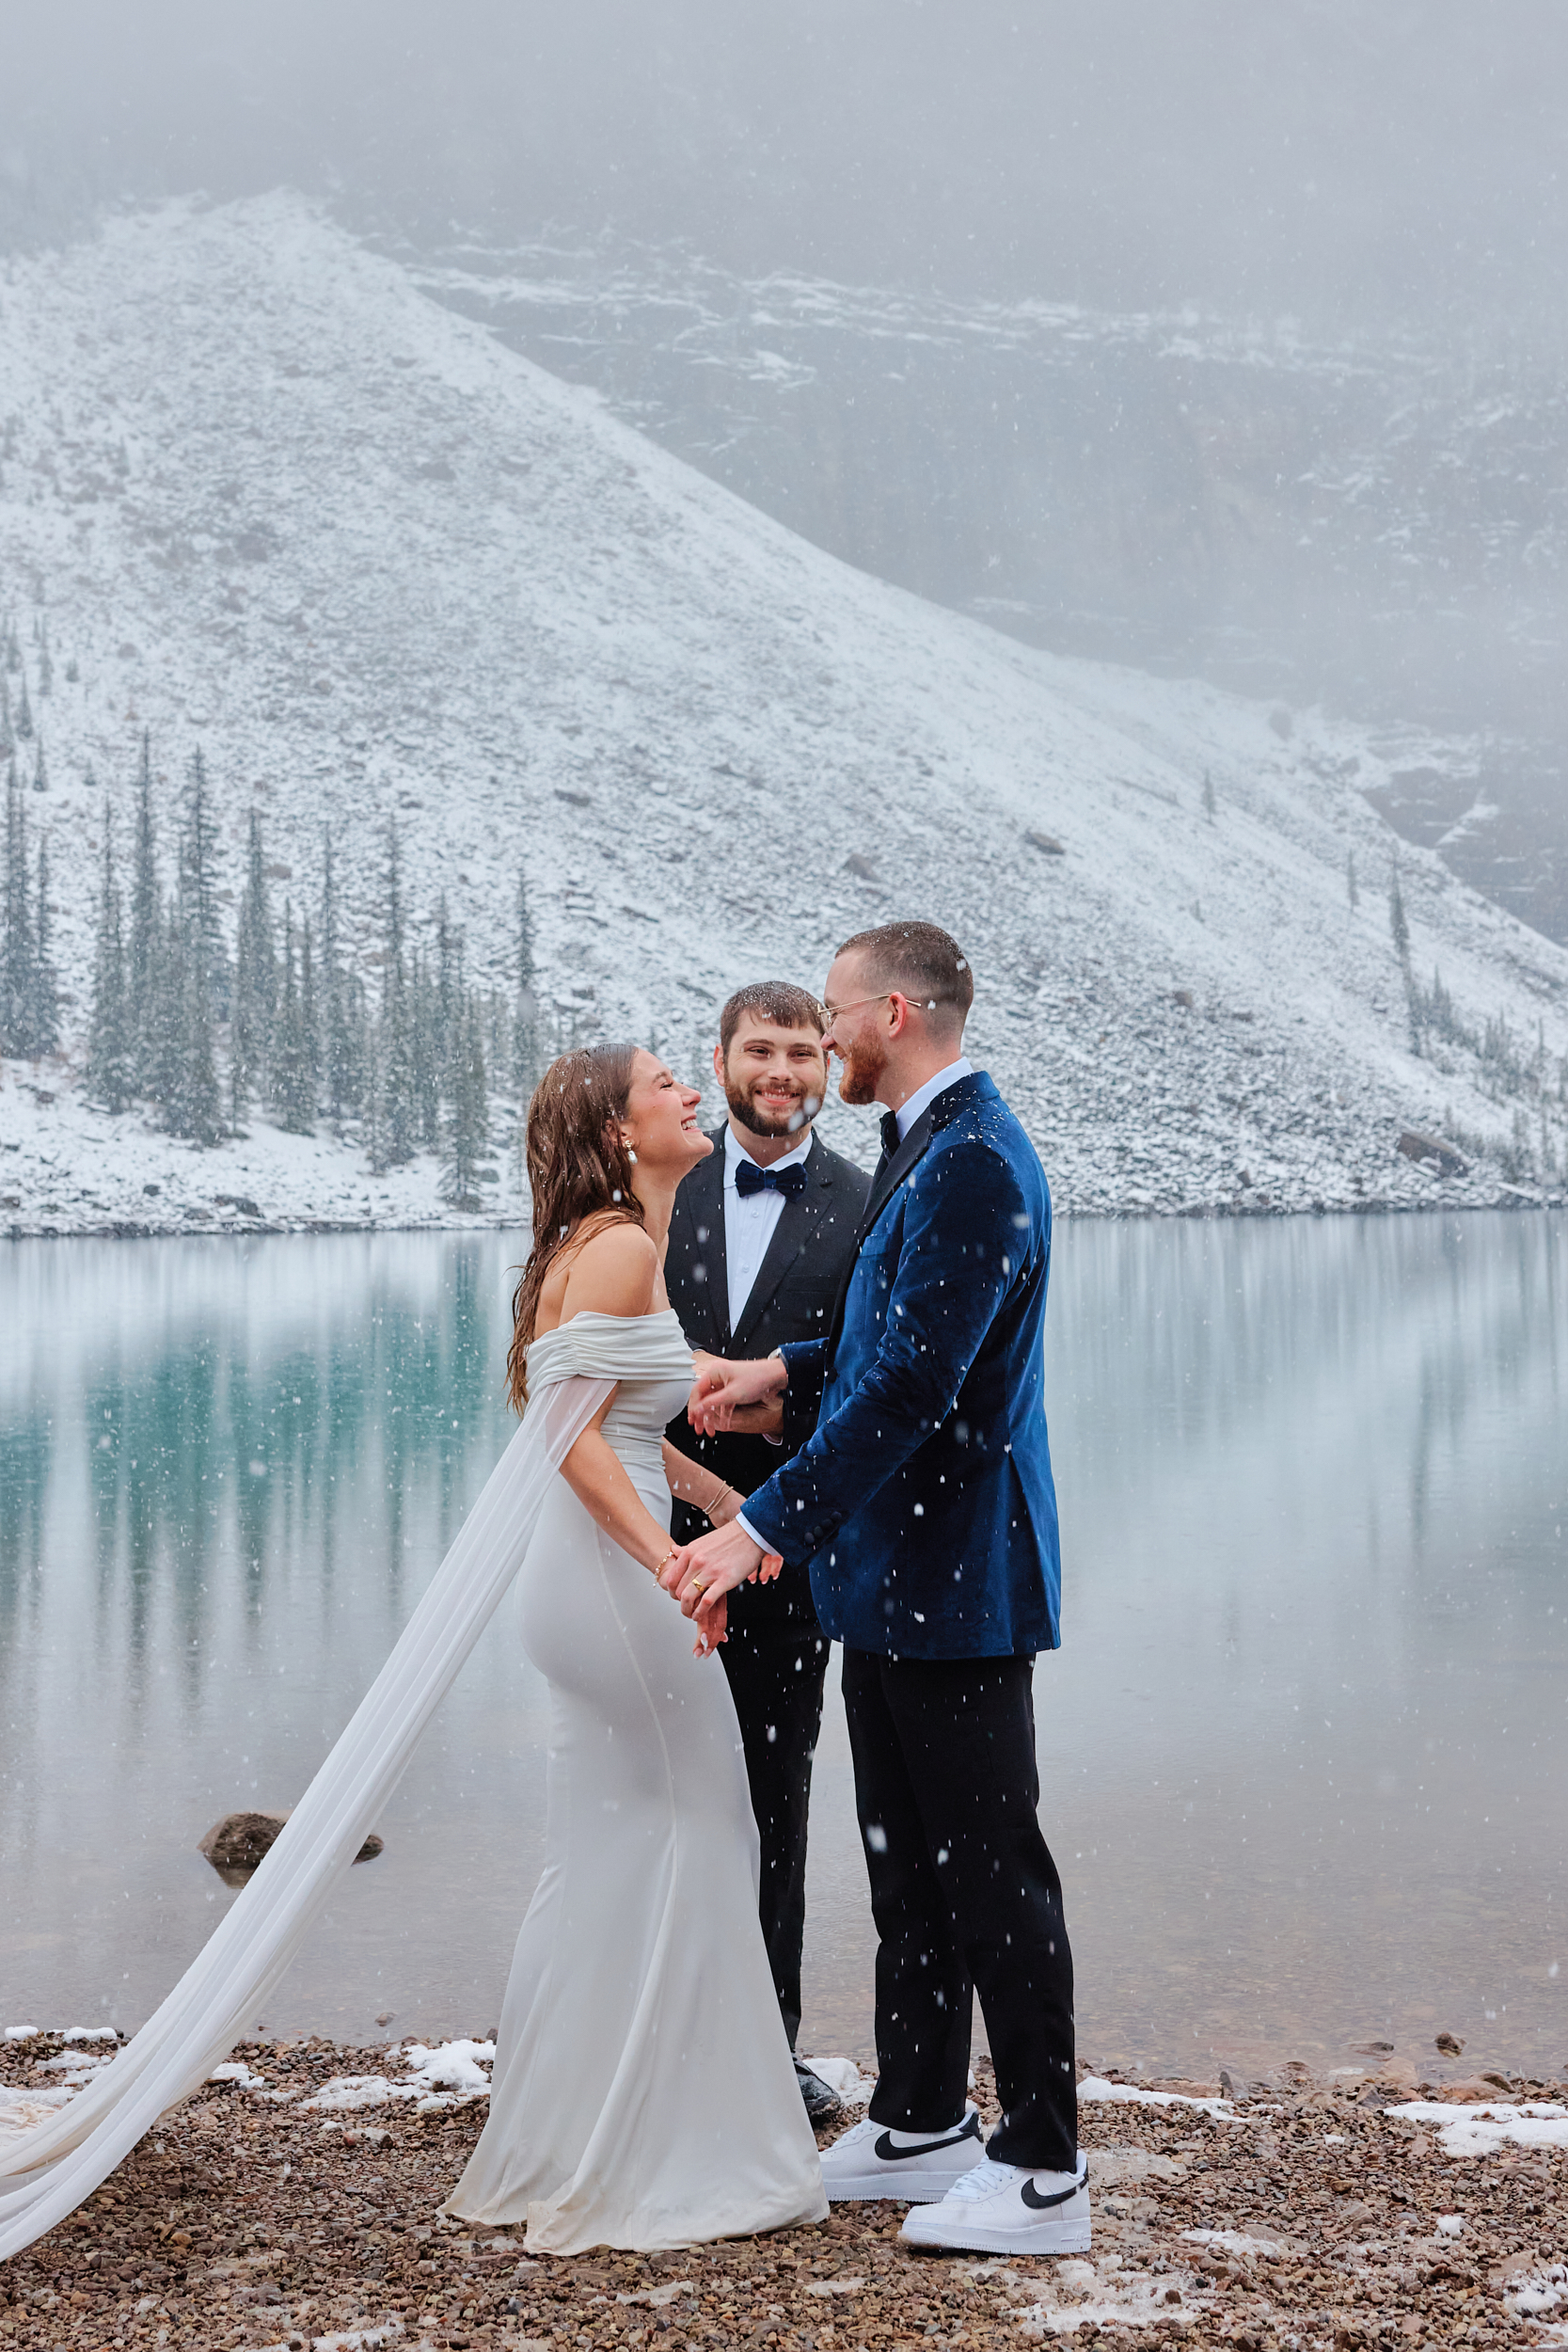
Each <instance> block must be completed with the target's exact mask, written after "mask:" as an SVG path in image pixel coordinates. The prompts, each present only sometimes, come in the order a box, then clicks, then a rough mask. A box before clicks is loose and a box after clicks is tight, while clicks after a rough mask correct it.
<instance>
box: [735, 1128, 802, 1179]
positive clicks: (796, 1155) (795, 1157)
mask: <svg viewBox="0 0 1568 2352" xmlns="http://www.w3.org/2000/svg"><path fill="white" fill-rule="evenodd" d="M811 1146H812V1130H811V1129H810V1128H809V1127H808V1128H807V1129H806V1139H805V1141H804V1143H798V1144H797V1145H796V1147H795V1149H794V1151H793V1152H785V1153H784V1157H783V1159H782V1160H769V1161H768V1167H769V1168H796V1167H799V1166H800V1163H801V1162H802V1161H803V1160H804V1159H805V1157H806V1155H807V1153H808V1152H810V1150H811ZM751 1158H752V1154H751V1153H750V1152H748V1151H747V1149H746V1146H745V1145H744V1144H743V1143H742V1142H740V1141H739V1140H738V1138H737V1137H736V1132H735V1129H734V1128H733V1127H732V1126H731V1125H730V1123H729V1120H725V1121H724V1182H725V1184H728V1185H729V1187H730V1189H731V1190H732V1191H733V1190H734V1189H735V1171H736V1168H737V1167H738V1166H739V1164H740V1162H741V1161H742V1160H750V1159H751ZM752 1166H753V1167H760V1166H761V1162H760V1161H752Z"/></svg>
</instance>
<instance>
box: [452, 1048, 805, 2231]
mask: <svg viewBox="0 0 1568 2352" xmlns="http://www.w3.org/2000/svg"><path fill="white" fill-rule="evenodd" d="M700 1099H701V1098H700V1096H699V1095H698V1094H697V1092H696V1091H695V1089H688V1088H685V1087H681V1086H678V1085H677V1084H676V1082H675V1080H674V1079H673V1077H672V1076H671V1074H670V1073H669V1071H668V1070H667V1069H666V1068H665V1067H664V1064H663V1063H662V1062H660V1061H658V1060H657V1059H656V1058H655V1057H654V1056H653V1055H652V1054H650V1053H647V1052H645V1051H643V1050H642V1049H641V1047H632V1046H601V1047H596V1048H592V1049H590V1050H589V1051H588V1052H586V1053H576V1054H568V1055H566V1056H564V1057H562V1059H561V1060H560V1061H558V1062H557V1063H556V1064H555V1065H554V1067H553V1068H552V1069H551V1070H550V1071H548V1072H547V1073H546V1076H545V1078H544V1080H543V1082H542V1083H541V1085H540V1086H539V1088H538V1089H537V1090H536V1092H535V1094H534V1097H533V1100H532V1103H531V1104H530V1107H529V1120H528V1167H529V1181H530V1184H531V1190H532V1194H533V1248H532V1251H531V1255H530V1257H529V1261H528V1263H527V1265H526V1266H525V1267H524V1269H523V1278H522V1280H521V1282H520V1283H519V1284H518V1287H517V1295H516V1298H515V1305H514V1311H515V1326H516V1327H515V1335H514V1339H513V1343H512V1353H511V1358H510V1360H509V1370H510V1373H511V1380H512V1397H513V1402H514V1404H515V1405H516V1406H518V1407H519V1409H521V1408H522V1407H523V1406H525V1404H526V1403H527V1402H528V1400H529V1398H530V1396H531V1395H532V1396H534V1397H537V1396H538V1395H540V1394H541V1393H542V1392H543V1391H545V1390H546V1388H547V1387H548V1386H549V1385H550V1384H552V1383H554V1382H557V1381H560V1380H562V1379H565V1378H568V1377H570V1376H571V1375H574V1374H586V1375H591V1376H592V1375H597V1376H600V1377H602V1378H606V1379H613V1380H614V1381H615V1383H616V1385H615V1388H614V1389H613V1391H611V1392H610V1396H609V1398H608V1399H607V1400H606V1402H605V1404H604V1405H602V1406H600V1408H599V1410H598V1411H597V1413H595V1415H594V1419H593V1420H592V1422H590V1423H589V1425H588V1426H587V1428H585V1429H584V1431H583V1433H582V1435H581V1436H580V1437H579V1438H578V1440H577V1442H576V1444H575V1445H574V1446H573V1447H572V1449H571V1451H570V1453H569V1454H567V1455H566V1456H565V1459H564V1460H563V1462H562V1466H561V1468H562V1475H561V1477H560V1479H559V1480H558V1481H557V1482H556V1489H555V1492H554V1493H553V1494H552V1495H551V1496H550V1498H549V1500H548V1501H547V1502H546V1504H545V1507H544V1509H543V1511H542V1513H541V1514H540V1518H539V1523H538V1526H537V1527H536V1529H535V1531H534V1534H533V1540H532V1542H531V1545H530V1546H529V1549H528V1552H527V1555H526V1557H525V1559H524V1561H523V1565H522V1604H523V1646H524V1649H525V1651H526V1652H527V1654H528V1656H529V1658H530V1660H531V1662H532V1663H533V1664H534V1665H535V1666H536V1667H537V1668H538V1669H539V1671H540V1673H541V1674H543V1675H544V1676H545V1677H546V1680H547V1682H548V1683H549V1686H550V1707H551V1719H552V1728H551V1738H550V1752H549V1807H548V1820H547V1829H546V1861H545V1869H544V1874H543V1876H542V1877H541V1879H540V1882H539V1885H538V1889H537V1891H536V1892H535V1894H534V1898H533V1900H532V1902H531V1904H530V1905H529V1910H528V1915H527V1917H526V1918H525V1919H524V1921H523V1926H522V1932H521V1934H520V1935H519V1936H518V1939H517V1950H516V1956H515V1960H514V1962H513V1964H512V1976H511V1980H510V1982H509V1984H508V1986H507V1992H506V2000H505V2004H504V2006H503V2008H502V2010H501V2022H500V2032H499V2039H498V2041H497V2044H496V2064H495V2072H494V2077H493V2087H492V2090H491V2094H490V2114H489V2120H488V2122H486V2124H485V2126H484V2130H483V2133H482V2134H481V2136H480V2140H479V2144H478V2146H477V2147H476V2148H475V2150H474V2152H473V2154H472V2156H471V2157H470V2158H469V2160H468V2164H467V2169H466V2170H465V2172H464V2174H463V2177H462V2179H461V2180H460V2181H459V2182H458V2184H457V2186H456V2188H455V2189H454V2190H453V2192H452V2194H451V2198H450V2199H449V2200H448V2202H447V2208H446V2210H447V2211H448V2212H449V2213H451V2214H455V2215H457V2216H458V2217H461V2218H462V2219H463V2220H465V2221H488V2222H502V2221H511V2222H515V2221H520V2220H523V2219H525V2218H526V2220H527V2222H528V2244H529V2249H530V2250H531V2251H543V2252H546V2253H557V2254H573V2253H578V2252H580V2251H581V2250H582V2249H584V2248H586V2247H590V2246H604V2245H610V2246H626V2247H640V2248H644V2249H651V2248H655V2247H669V2246H680V2245H687V2244H689V2243H690V2241H691V2240H692V2239H693V2238H712V2237H723V2236H728V2235H731V2234H734V2233H739V2232H744V2231H752V2230H766V2229H776V2228H778V2227H779V2226H780V2225H781V2224H783V2223H785V2222H791V2221H806V2220H816V2219H820V2218H821V2217H822V2216H823V2215H824V2214H826V2212H827V2204H826V2202H825V2201H824V2198H823V2194H822V2185H821V2175H820V2173H819V2170H818V2168H817V2160H816V2141H815V2140H814V2138H813V2137H812V2132H811V2126H810V2124H809V2123H808V2122H807V2121H806V2115H805V2110H804V2108H803V2107H802V2106H801V2104H800V2090H799V2089H798V2087H797V2084H796V2079H795V2069H794V2061H793V2059H792V2058H791V2057H790V2053H789V2047H788V2043H787V2041H786V2039H785V2035H784V2028H783V2026H782V2024H781V2022H780V2018H779V2006H778V1999H777V1996H776V1994H774V1991H773V1982H772V1976H771V1973H770V1971H769V1968H768V1956H767V1952H766V1950H765V1948H764V1946H763V1942H762V1935H761V1931H760V1930H759V1928H758V1926H757V1910H756V1902H757V1870H758V1854H757V1834H756V1828H755V1824H754V1823H753V1821H752V1807H751V1798H750V1795H749V1793H748V1788H747V1780H746V1767H745V1760H744V1757H743V1755H742V1751H741V1744H740V1730H739V1725H738V1724H737V1722H736V1712H735V1707H734V1704H733V1702H732V1701H731V1698H730V1694H729V1685H728V1683H727V1681H726V1680H725V1677H723V1676H722V1675H721V1674H718V1673H716V1672H714V1671H713V1670H712V1669H711V1668H709V1669H707V1670H706V1671H705V1670H704V1669H703V1667H702V1666H701V1665H700V1664H699V1663H698V1662H697V1661H696V1660H695V1659H694V1658H693V1657H692V1655H691V1653H690V1652H689V1648H688V1641H689V1635H688V1630H687V1627H686V1624H685V1620H684V1619H683V1618H682V1617H681V1616H680V1614H679V1613H678V1612H677V1611H676V1610H674V1609H673V1608H672V1607H671V1605H670V1602H669V1600H668V1599H667V1598H666V1597H665V1596H664V1594H663V1593H662V1592H661V1591H660V1589H659V1583H658V1572H659V1569H660V1568H661V1567H662V1566H663V1565H664V1564H665V1562H666V1561H667V1560H669V1558H670V1557H671V1554H672V1551H673V1546H672V1544H671V1541H670V1493H671V1490H672V1488H675V1489H676V1490H677V1491H680V1492H681V1493H682V1494H683V1496H687V1499H689V1500H690V1501H693V1502H697V1503H698V1505H699V1507H700V1508H703V1509H705V1510H706V1511H707V1512H708V1514H709V1516H710V1517H713V1518H729V1517H733V1515H734V1512H735V1511H736V1509H737V1508H738V1505H739V1498H738V1497H737V1496H736V1495H735V1494H734V1493H733V1492H732V1491H731V1490H730V1489H728V1488H721V1489H720V1490H719V1491H718V1492H707V1493H706V1494H705V1496H701V1497H700V1496H698V1495H697V1494H696V1493H695V1492H694V1491H693V1492H690V1493H689V1495H688V1483H689V1481H691V1480H692V1479H693V1478H695V1481H696V1484H697V1485H698V1486H703V1487H704V1488H711V1487H712V1486H713V1480H712V1473H711V1472H705V1471H703V1470H701V1469H700V1468H698V1467H697V1466H695V1465H693V1464H692V1463H691V1462H689V1461H688V1460H687V1459H686V1457H685V1456H684V1455H682V1454H677V1453H676V1452H675V1450H674V1448H673V1446H669V1445H666V1444H665V1442H664V1437H663V1432H664V1427H665V1424H666V1422H669V1421H670V1419H671V1418H672V1416H673V1414H674V1413H676V1412H678V1411H679V1409H680V1407H681V1406H682V1405H683V1404H684V1403H685V1401H686V1397H687V1395H688V1393H689V1389H690V1384H691V1353H690V1350H689V1348H688V1346H687V1344H686V1342H685V1340H684V1339H683V1338H682V1336H681V1329H680V1325H679V1323H678V1322H677V1321H676V1319H675V1315H674V1311H673V1309H672V1307H671V1305H670V1302H669V1300H668V1298H667V1297H666V1295H665V1290H664V1273H663V1262H664V1249H665V1244H666V1241H667V1239H668V1237H669V1231H670V1212H671V1209H672V1207H673V1203H674V1198H675V1187H676V1185H677V1184H679V1183H680V1180H681V1178H682V1177H683V1176H684V1175H685V1174H686V1172H687V1170H688V1169H689V1168H694V1167H695V1166H696V1164H697V1162H698V1161H699V1160H701V1159H705V1157H706V1156H707V1154H708V1152H711V1151H712V1149H713V1146H712V1144H711V1142H710V1141H709V1140H708V1138H707V1136H705V1135H704V1134H703V1133H702V1131H701V1129H700V1128H699V1127H698V1125H697V1120H696V1110H697V1104H698V1103H699V1101H700ZM702 1647H705V1645H700V1649H701V1648H702Z"/></svg>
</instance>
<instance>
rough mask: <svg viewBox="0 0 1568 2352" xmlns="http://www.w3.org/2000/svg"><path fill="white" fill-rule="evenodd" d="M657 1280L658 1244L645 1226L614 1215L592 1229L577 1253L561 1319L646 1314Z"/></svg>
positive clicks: (567, 1282)
mask: <svg viewBox="0 0 1568 2352" xmlns="http://www.w3.org/2000/svg"><path fill="white" fill-rule="evenodd" d="M657 1279H658V1249H657V1246H656V1244H655V1243H654V1241H653V1239H652V1237H651V1236H650V1235H649V1234H647V1233H645V1232H643V1230H642V1228H641V1225H634V1224H633V1223H632V1222H631V1220H630V1219H629V1218H628V1217H616V1218H613V1219H611V1220H610V1221H609V1222H607V1223H606V1224H604V1225H601V1226H600V1227H599V1228H598V1230H597V1231H596V1232H592V1233H590V1234H589V1235H588V1236H587V1238H586V1240H584V1241H583V1243H582V1244H581V1246H580V1247H579V1248H578V1249H577V1250H576V1252H575V1253H574V1255H573V1258H572V1263H571V1266H570V1268H569V1269H568V1272H567V1276H566V1288H565V1294H564V1295H563V1297H562V1302H561V1321H562V1323H564V1322H566V1321H567V1320H568V1318H569V1317H570V1316H572V1315H579V1314H583V1313H588V1314H600V1315H643V1314H646V1313H647V1311H648V1308H649V1306H650V1304H651V1303H652V1299H653V1295H654V1285H655V1283H656V1282H657Z"/></svg>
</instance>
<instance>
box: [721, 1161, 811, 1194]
mask: <svg viewBox="0 0 1568 2352" xmlns="http://www.w3.org/2000/svg"><path fill="white" fill-rule="evenodd" d="M735 1188H736V1192H737V1193H738V1194H739V1195H740V1198H741V1199H742V1200H751V1198H752V1194H753V1193H757V1192H782V1193H783V1194H784V1199H785V1200H796V1199H797V1198H798V1197H799V1196H800V1194H801V1193H802V1192H804V1190H805V1188H806V1171H805V1168H803V1166H802V1165H801V1163H800V1161H799V1160H797V1161H796V1163H795V1165H794V1167H793V1168H759V1167H758V1166H757V1164H756V1162H755V1160H736V1164H735Z"/></svg>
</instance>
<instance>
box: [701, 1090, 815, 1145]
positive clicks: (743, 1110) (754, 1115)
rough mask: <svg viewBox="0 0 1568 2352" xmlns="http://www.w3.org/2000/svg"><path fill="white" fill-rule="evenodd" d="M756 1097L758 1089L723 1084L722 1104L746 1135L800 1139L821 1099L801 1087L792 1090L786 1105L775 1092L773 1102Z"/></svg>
mask: <svg viewBox="0 0 1568 2352" xmlns="http://www.w3.org/2000/svg"><path fill="white" fill-rule="evenodd" d="M775 1088H776V1082H775ZM760 1093H761V1088H760V1086H758V1087H755V1088H751V1087H733V1086H730V1085H728V1084H726V1085H725V1088H724V1100H725V1102H726V1103H727V1104H729V1106H730V1112H731V1116H732V1117H733V1118H734V1119H735V1120H736V1123H737V1125H739V1126H742V1127H744V1128H745V1130H746V1132H747V1134H748V1135H752V1136H769V1137H771V1136H803V1135H804V1134H805V1132H806V1130H807V1128H808V1127H809V1126H810V1125H811V1122H812V1120H814V1119H815V1118H816V1114H817V1112H818V1111H819V1110H820V1109H821V1108H822V1097H821V1096H820V1095H819V1094H809V1093H808V1092H807V1091H806V1089H805V1088H804V1087H794V1088H792V1089H790V1095H789V1099H788V1101H787V1102H786V1101H784V1100H783V1099H782V1098H781V1097H779V1096H778V1095H777V1093H776V1091H775V1096H774V1099H773V1100H771V1101H768V1102H764V1101H759V1100H758V1099H757V1098H758V1096H759V1095H760Z"/></svg>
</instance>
